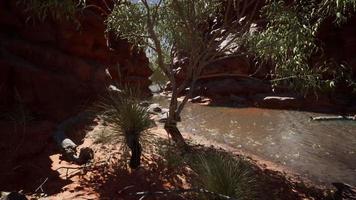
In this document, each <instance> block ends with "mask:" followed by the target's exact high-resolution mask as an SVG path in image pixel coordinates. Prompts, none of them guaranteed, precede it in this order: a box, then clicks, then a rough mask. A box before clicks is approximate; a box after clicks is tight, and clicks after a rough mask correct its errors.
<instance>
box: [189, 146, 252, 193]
mask: <svg viewBox="0 0 356 200" xmlns="http://www.w3.org/2000/svg"><path fill="white" fill-rule="evenodd" d="M193 162H194V160H193ZM192 168H193V170H194V171H196V172H197V174H198V179H199V183H198V184H199V186H200V187H202V188H204V189H206V190H208V191H211V192H214V193H216V194H223V195H227V196H230V197H233V198H236V199H241V200H244V199H246V200H247V199H255V197H256V181H255V178H254V176H253V174H254V173H253V171H252V169H251V166H250V165H249V164H248V163H247V162H245V161H243V160H236V159H234V158H233V157H231V156H229V155H225V154H222V153H219V152H211V153H204V154H202V155H200V156H198V157H197V158H196V157H195V162H194V164H192ZM205 198H206V199H217V198H211V195H209V196H206V197H205Z"/></svg>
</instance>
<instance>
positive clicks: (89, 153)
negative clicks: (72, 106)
mask: <svg viewBox="0 0 356 200" xmlns="http://www.w3.org/2000/svg"><path fill="white" fill-rule="evenodd" d="M89 116H90V115H89V114H88V113H86V112H84V113H80V114H79V115H77V116H74V117H71V118H69V119H67V120H65V121H63V122H62V123H61V124H60V125H59V126H58V127H57V130H56V131H55V133H54V134H53V139H54V141H55V142H56V144H57V145H58V147H59V148H60V149H61V151H62V154H63V156H64V158H65V159H67V160H69V161H71V162H74V163H76V164H79V165H81V164H85V163H87V162H88V161H90V160H91V159H93V157H94V151H93V150H92V149H91V148H89V147H86V148H82V149H80V152H79V155H77V145H76V144H75V143H74V142H73V141H72V140H71V139H70V138H68V137H67V135H66V134H65V132H66V131H67V130H68V129H70V128H71V127H73V126H74V125H76V124H78V123H80V122H83V121H86V120H87V119H88V118H89Z"/></svg>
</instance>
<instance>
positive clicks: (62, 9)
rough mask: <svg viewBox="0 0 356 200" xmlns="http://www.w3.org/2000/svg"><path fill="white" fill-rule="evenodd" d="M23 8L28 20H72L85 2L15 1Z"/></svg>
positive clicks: (71, 0) (57, 0)
mask: <svg viewBox="0 0 356 200" xmlns="http://www.w3.org/2000/svg"><path fill="white" fill-rule="evenodd" d="M17 1H18V3H19V4H22V5H24V6H25V11H26V12H27V13H29V18H28V20H30V19H32V20H37V19H38V20H40V21H44V20H45V19H47V18H48V17H50V18H52V19H55V20H63V19H66V20H69V19H73V18H74V15H75V12H76V10H77V8H79V7H81V6H83V5H84V4H85V0H79V1H78V2H74V1H76V0H17Z"/></svg>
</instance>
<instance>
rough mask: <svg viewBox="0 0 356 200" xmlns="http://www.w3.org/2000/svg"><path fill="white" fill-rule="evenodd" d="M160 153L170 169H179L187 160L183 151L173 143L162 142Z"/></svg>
mask: <svg viewBox="0 0 356 200" xmlns="http://www.w3.org/2000/svg"><path fill="white" fill-rule="evenodd" d="M158 153H159V154H160V155H161V156H162V157H163V158H164V160H165V163H166V164H167V167H168V168H169V169H178V168H179V167H180V166H182V165H183V164H184V162H185V158H184V156H182V155H181V152H180V151H179V150H178V149H177V148H176V147H175V146H173V145H171V144H161V145H160V147H159V149H158Z"/></svg>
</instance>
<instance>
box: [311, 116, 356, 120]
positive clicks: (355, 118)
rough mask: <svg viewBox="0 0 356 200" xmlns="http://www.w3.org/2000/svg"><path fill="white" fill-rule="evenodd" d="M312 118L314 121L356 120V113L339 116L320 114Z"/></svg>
mask: <svg viewBox="0 0 356 200" xmlns="http://www.w3.org/2000/svg"><path fill="white" fill-rule="evenodd" d="M311 120H313V121H329V120H355V121H356V115H355V116H343V115H338V116H318V117H311Z"/></svg>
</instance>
